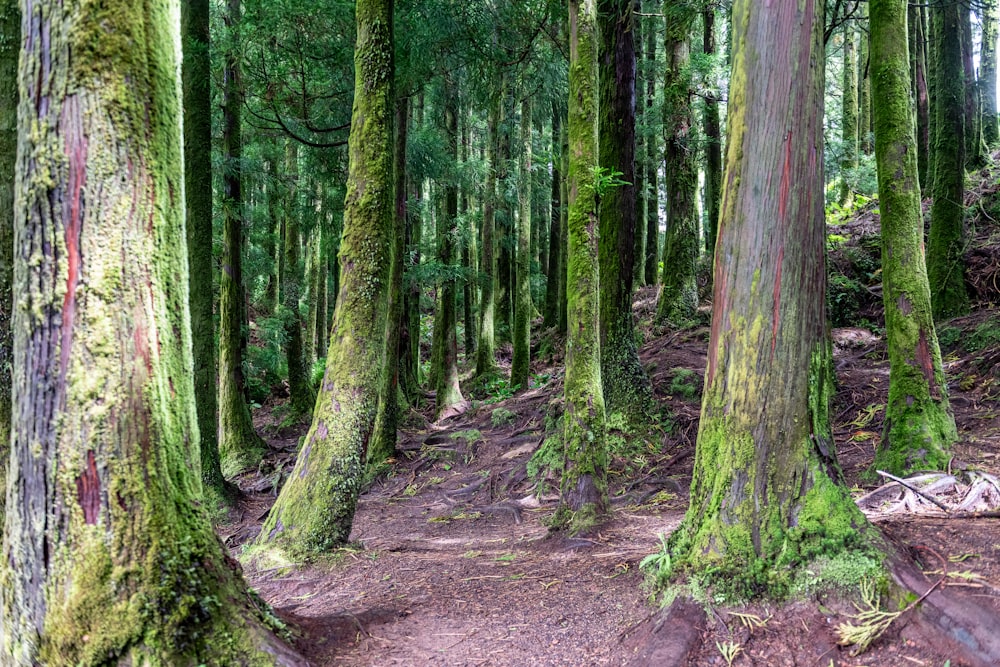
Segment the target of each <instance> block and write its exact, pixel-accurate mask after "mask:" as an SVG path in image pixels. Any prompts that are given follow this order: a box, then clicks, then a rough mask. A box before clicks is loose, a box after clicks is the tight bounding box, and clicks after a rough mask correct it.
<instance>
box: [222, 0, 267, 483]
mask: <svg viewBox="0 0 1000 667" xmlns="http://www.w3.org/2000/svg"><path fill="white" fill-rule="evenodd" d="M226 24H227V27H228V28H229V30H230V32H231V33H232V35H231V37H230V40H231V41H232V42H233V44H234V46H233V48H232V49H231V50H230V51H229V52H227V54H226V65H225V68H224V71H223V103H222V153H223V159H224V161H225V163H226V166H225V169H224V170H223V175H222V260H221V261H222V267H221V268H222V270H221V271H220V273H219V438H218V440H219V456H220V458H221V460H222V472H223V473H224V474H225V475H226V476H232V475H234V474H236V473H238V472H239V471H241V470H245V469H247V468H252V467H255V466H256V465H257V464H258V463H259V462H260V459H261V457H262V456H263V454H264V451H265V448H266V447H267V445H265V443H264V441H263V440H261V438H260V436H258V435H257V432H256V431H254V428H253V421H252V420H251V419H250V408H249V407H248V406H247V401H246V384H245V382H244V378H243V348H244V347H245V344H244V335H245V334H244V331H243V322H244V315H243V313H244V301H245V299H246V297H245V294H244V286H243V225H244V220H243V218H244V209H243V174H242V172H243V168H242V161H243V139H242V133H241V132H242V130H241V111H240V107H241V105H242V103H243V101H242V95H243V93H242V85H243V84H242V81H241V65H240V55H239V51H238V47H237V46H235V45H236V44H238V43H239V24H240V0H227V13H226Z"/></svg>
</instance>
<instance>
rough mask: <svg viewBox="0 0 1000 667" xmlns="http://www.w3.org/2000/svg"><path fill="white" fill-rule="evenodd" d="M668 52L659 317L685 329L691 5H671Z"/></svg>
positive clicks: (691, 192) (689, 272)
mask: <svg viewBox="0 0 1000 667" xmlns="http://www.w3.org/2000/svg"><path fill="white" fill-rule="evenodd" d="M664 14H665V15H666V37H665V42H664V44H665V50H666V52H667V65H668V66H667V74H666V79H665V81H664V86H663V95H664V105H663V120H664V125H665V126H666V133H667V169H666V181H667V201H668V202H669V205H668V208H667V235H666V238H665V239H664V243H663V291H662V292H661V293H660V301H659V303H658V304H657V306H656V318H657V319H658V320H660V321H671V322H674V323H675V324H683V323H684V322H687V321H690V320H691V319H692V318H694V316H695V314H696V312H697V310H698V285H697V282H696V276H695V274H696V263H697V261H698V245H699V244H698V220H697V211H696V210H695V198H696V196H697V189H698V165H697V164H696V162H695V150H694V141H693V140H694V137H693V136H692V132H693V130H694V128H693V127H692V122H691V75H690V68H689V67H688V64H689V61H690V46H689V43H688V40H689V37H688V35H689V34H690V32H691V24H692V22H693V21H694V17H695V13H694V9H693V8H692V6H691V5H688V4H685V3H681V2H673V1H669V2H667V3H666V4H665V5H664Z"/></svg>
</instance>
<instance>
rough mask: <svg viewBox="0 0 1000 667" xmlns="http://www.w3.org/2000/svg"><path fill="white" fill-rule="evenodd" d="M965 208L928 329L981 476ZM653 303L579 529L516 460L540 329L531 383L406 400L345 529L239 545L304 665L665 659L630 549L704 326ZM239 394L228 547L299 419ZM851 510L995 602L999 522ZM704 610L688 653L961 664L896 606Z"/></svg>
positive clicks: (878, 344) (992, 232) (852, 379)
mask: <svg viewBox="0 0 1000 667" xmlns="http://www.w3.org/2000/svg"><path fill="white" fill-rule="evenodd" d="M994 180H995V179H992V177H991V178H990V182H991V183H992V182H993V181H994ZM981 187H986V186H985V185H984V186H981ZM987 194H989V195H990V196H992V197H995V195H996V193H995V192H994V191H993V189H991V190H990V192H989V193H987ZM979 210H980V211H981V212H982V214H983V215H982V217H981V219H980V220H981V222H982V224H980V225H979V226H978V231H977V233H976V242H975V243H974V244H973V248H972V249H971V250H970V253H969V255H968V257H969V261H970V263H971V265H972V269H971V270H970V276H973V273H972V272H973V271H974V272H975V273H974V277H973V278H971V279H970V282H971V283H972V285H971V287H972V290H973V292H974V296H975V300H976V310H975V311H974V312H973V313H972V314H971V315H969V316H966V317H963V318H959V319H957V320H953V321H951V322H948V323H945V324H944V325H943V326H942V327H941V329H940V330H939V332H940V335H941V339H942V348H943V352H944V354H945V364H946V370H947V374H948V378H949V387H950V392H951V404H952V406H953V408H954V411H955V417H956V421H957V423H958V429H959V442H958V443H957V444H956V445H955V447H954V455H955V459H954V460H953V463H952V466H953V468H954V469H956V470H958V469H962V468H973V469H977V470H982V471H985V472H988V473H992V474H994V475H1000V365H997V364H996V363H995V362H996V361H997V360H1000V315H998V312H997V310H996V303H997V302H998V300H1000V289H998V287H997V276H998V272H1000V225H998V224H997V223H995V222H990V219H989V216H988V215H987V213H986V211H987V210H988V208H986V207H983V206H979ZM874 220H877V218H875V217H874V215H873V214H872V213H871V212H868V213H866V214H865V215H862V216H861V217H860V218H857V219H855V220H852V221H850V222H848V223H845V224H844V225H843V226H842V227H841V228H840V229H839V230H837V233H838V234H841V235H844V236H846V237H849V240H848V242H847V243H846V244H845V245H846V250H844V252H847V253H848V254H849V251H850V248H851V247H855V246H857V244H860V245H861V246H863V245H864V243H865V241H864V237H865V235H866V230H867V233H870V232H871V231H872V228H873V227H874V228H875V232H876V233H877V225H876V224H875V223H874V222H873V221H874ZM842 250H843V249H842ZM838 252H840V255H842V254H844V252H841V251H837V252H835V253H834V254H835V255H837V253H838ZM840 255H837V257H835V258H833V259H832V261H833V263H834V265H837V262H838V261H841V260H840V259H838V257H840ZM875 280H876V283H877V277H876V278H875ZM862 282H863V281H862ZM864 290H865V294H866V295H867V296H865V295H862V298H861V301H862V303H860V304H855V306H857V307H858V308H859V311H861V312H862V313H863V314H864V312H863V311H865V309H866V308H867V309H869V310H870V311H871V312H870V313H867V315H868V316H870V322H874V325H870V326H868V327H867V328H860V327H844V328H837V329H835V330H834V340H835V363H836V368H837V378H838V386H837V393H836V396H835V399H834V410H833V414H834V417H835V422H834V433H835V438H836V442H837V446H838V456H839V460H840V464H841V466H842V468H843V471H844V474H845V477H846V480H847V483H848V485H850V486H852V487H853V489H854V491H855V493H856V495H857V496H859V497H860V496H862V495H863V494H865V493H867V492H868V491H871V490H872V489H874V488H876V487H877V486H878V485H879V482H878V481H875V480H872V479H870V478H868V477H865V476H864V475H863V473H864V472H865V471H866V469H867V468H868V467H869V466H870V464H871V462H872V458H873V453H874V448H875V445H876V444H877V442H878V438H879V434H880V433H881V430H882V418H883V416H884V415H883V406H884V405H885V401H886V392H887V389H888V360H887V356H886V348H885V341H884V338H883V337H882V336H881V335H880V333H879V332H880V330H879V328H878V322H879V317H880V315H879V312H878V311H880V306H879V304H880V301H881V297H880V295H879V292H878V286H877V284H876V285H874V286H870V285H869V286H864ZM865 299H867V302H866V301H865ZM655 300H656V292H655V288H644V289H642V290H639V292H638V293H637V295H636V302H635V313H636V317H637V321H638V322H639V323H640V327H639V329H640V332H641V333H642V334H643V337H644V341H645V342H644V344H643V345H642V346H641V351H640V357H641V360H642V362H643V364H644V366H645V367H646V369H647V370H648V372H649V375H650V378H651V379H652V382H653V387H654V391H655V394H656V398H657V400H658V401H659V403H660V404H661V406H662V407H663V408H664V414H665V415H666V416H665V417H664V419H663V423H662V425H660V426H659V427H658V428H659V431H658V432H659V434H660V435H659V437H657V438H655V439H654V441H653V442H645V443H638V444H637V443H628V442H626V441H624V440H622V441H620V442H619V443H618V446H619V451H622V452H628V454H626V455H622V456H619V457H616V459H615V463H614V472H613V474H612V475H611V494H612V497H613V513H612V516H611V517H610V518H609V520H608V521H607V523H606V524H604V525H603V526H602V527H601V528H600V529H599V530H598V531H597V532H595V533H594V534H592V535H590V536H588V537H586V538H566V537H555V536H552V535H550V534H549V531H548V529H547V527H546V519H547V518H548V517H549V516H550V515H551V513H552V512H553V510H554V508H555V503H556V495H555V493H554V489H553V487H552V481H551V480H549V481H548V482H547V483H546V481H545V480H541V482H540V481H539V480H537V479H534V478H533V477H532V476H531V475H529V473H528V467H529V466H528V463H529V460H530V459H531V457H532V454H533V453H534V452H535V451H536V450H537V449H538V448H539V447H541V446H542V444H543V442H544V440H545V438H546V429H547V428H551V426H552V424H551V421H552V420H551V418H550V419H548V420H547V418H546V417H547V415H551V414H552V413H553V412H554V411H558V410H559V404H560V402H561V400H562V366H561V359H560V358H559V356H558V355H555V354H549V353H548V352H547V351H546V350H547V349H558V348H559V347H560V345H558V344H554V345H553V344H551V343H552V342H553V341H552V340H551V338H550V339H549V343H550V344H549V345H545V344H544V343H542V344H541V345H539V343H538V341H537V340H536V342H535V347H536V350H535V351H536V352H540V354H538V358H536V359H535V361H534V363H533V366H532V371H533V373H534V377H535V379H536V382H533V384H536V383H538V384H539V385H540V386H537V387H533V388H531V389H529V390H527V391H524V392H522V393H519V394H517V395H515V396H511V397H507V398H505V400H498V401H495V402H485V401H474V402H473V404H472V407H471V409H470V410H468V411H467V412H465V413H464V414H462V415H459V416H455V417H452V418H449V419H447V420H444V421H443V422H441V423H430V422H428V421H427V415H426V414H425V415H419V414H416V413H413V414H411V415H410V416H409V418H408V419H407V420H406V425H405V427H404V428H403V429H402V430H401V432H400V456H399V457H398V460H397V461H396V462H395V465H394V466H393V468H392V470H391V472H390V473H389V475H388V476H386V477H383V478H382V479H380V480H378V481H376V482H375V483H374V484H373V485H372V486H371V487H370V488H369V489H368V490H367V491H366V492H365V493H364V494H363V495H362V497H361V501H360V505H359V507H358V512H357V515H356V517H355V522H354V532H353V533H352V540H353V546H352V547H351V548H345V549H342V550H340V551H338V552H337V553H336V554H333V555H332V556H331V558H330V559H329V560H327V561H324V562H322V563H316V564H312V565H309V566H305V567H298V568H286V567H274V566H273V565H271V566H261V565H259V564H256V563H254V562H252V561H248V562H245V568H246V576H247V578H248V580H249V581H250V583H251V584H252V585H253V586H254V587H255V588H256V589H257V590H258V591H259V592H260V594H261V595H262V596H263V597H264V599H265V600H267V602H269V603H270V604H271V605H272V606H273V607H274V609H275V611H276V612H277V614H278V616H280V617H281V618H282V619H283V620H284V621H285V622H287V623H288V625H289V626H290V628H291V630H292V632H293V633H294V637H295V645H296V647H297V648H298V649H299V650H300V651H301V652H302V654H303V655H305V656H306V657H307V658H308V659H309V661H310V663H311V664H312V665H315V666H316V667H320V666H325V665H621V664H640V665H641V664H664V663H662V662H658V661H657V659H656V658H655V648H656V646H658V645H659V644H662V643H663V642H669V641H671V637H670V635H671V631H672V628H669V627H667V628H664V627H663V626H664V621H663V618H662V615H661V614H660V613H659V605H658V604H656V603H655V602H656V601H655V600H652V599H651V598H650V594H649V590H648V588H647V587H646V586H645V579H646V578H645V575H644V573H643V572H642V571H641V570H640V568H639V562H640V561H641V560H642V559H643V558H644V557H645V556H647V555H648V554H651V553H653V552H656V551H658V549H659V544H660V538H659V536H660V535H664V534H669V532H670V531H671V530H672V529H673V528H674V527H676V526H677V525H678V523H679V522H680V520H681V518H682V516H683V514H684V511H685V508H686V504H687V495H688V484H689V481H690V475H691V467H692V463H693V454H694V441H695V437H696V433H697V420H698V411H699V394H700V390H701V386H702V373H703V369H704V366H705V350H706V346H707V341H708V329H707V327H700V328H694V329H688V330H683V331H676V330H666V329H659V328H655V327H653V326H652V325H651V324H650V321H651V319H652V315H653V311H654V309H655ZM873 329H874V333H873V331H872V330H873ZM551 335H552V334H551V332H549V333H547V334H543V335H542V336H541V337H540V339H541V340H543V341H544V340H545V336H549V337H551ZM558 342H559V341H555V343H558ZM430 403H433V400H431V401H430ZM259 413H260V416H259V420H260V423H259V426H260V427H261V430H262V431H263V432H265V433H271V434H272V435H271V437H270V438H269V441H270V443H271V446H272V451H271V456H270V459H269V464H268V467H267V468H266V469H265V470H266V471H268V472H267V474H262V473H261V472H256V473H253V474H248V475H245V476H243V477H241V478H239V479H238V480H237V481H238V483H239V485H240V487H241V488H242V489H243V491H244V493H245V497H244V499H243V500H242V501H241V503H240V505H239V507H238V508H237V510H236V511H235V512H234V513H233V514H232V516H231V517H230V520H229V522H228V523H225V524H223V525H221V526H220V527H219V528H220V534H221V535H222V537H223V539H224V540H225V541H226V544H227V546H229V547H230V548H231V549H232V550H233V551H234V553H235V554H237V555H238V554H239V553H240V547H241V545H243V544H245V543H246V542H248V541H249V540H252V538H253V537H254V536H255V535H256V533H257V532H258V531H259V529H260V523H261V521H262V519H263V518H264V516H265V515H266V513H267V511H268V508H269V507H270V505H271V503H272V502H273V501H274V489H273V485H274V481H275V480H276V479H278V478H279V477H280V475H281V471H282V470H285V471H286V474H287V471H288V470H290V468H291V464H292V461H293V457H294V452H295V448H296V446H297V443H298V438H299V437H300V436H302V435H303V429H304V427H302V428H301V429H298V430H296V429H290V430H286V431H280V430H276V429H275V427H274V426H273V422H274V421H276V417H274V416H273V414H272V413H271V412H270V411H269V410H268V409H267V408H265V409H263V410H261V411H259ZM629 444H633V445H636V446H633V447H629ZM938 514H940V512H939V513H938ZM870 518H871V519H872V521H873V522H874V523H875V524H876V525H877V526H878V528H879V529H880V530H881V531H882V533H883V534H884V535H885V536H886V537H887V539H888V540H889V541H890V542H891V543H892V544H894V545H895V546H896V547H897V548H898V550H899V551H900V552H901V553H904V554H907V555H909V556H910V557H912V558H913V559H914V560H915V562H916V563H917V565H918V566H919V567H921V568H922V569H923V570H924V571H925V573H926V587H927V588H930V587H931V586H932V585H934V584H935V583H937V582H939V580H943V581H941V583H940V584H939V590H940V587H947V588H949V589H952V590H953V591H955V592H957V593H958V594H959V595H960V596H961V597H962V599H964V600H966V601H967V602H968V603H969V604H970V605H973V607H974V608H977V609H982V610H984V611H985V609H986V608H987V607H992V608H993V609H994V610H995V611H996V612H998V613H1000V522H998V520H997V519H995V518H981V519H968V518H965V519H956V518H948V517H942V516H928V515H927V514H926V513H923V512H920V511H918V512H905V511H904V512H895V513H879V512H873V513H870ZM245 560H246V559H245ZM854 597H855V599H857V595H856V592H855V596H854ZM705 607H706V609H707V612H708V613H707V614H702V613H700V612H699V614H698V615H697V616H698V619H696V623H695V625H694V626H693V627H694V632H696V633H697V636H696V638H695V644H694V645H695V648H694V650H693V651H692V652H691V653H690V655H689V658H688V662H687V663H686V664H689V665H699V666H700V665H726V664H727V662H726V658H725V657H724V656H723V653H724V651H725V649H726V648H727V647H731V648H733V647H738V648H739V652H738V654H737V655H736V657H735V658H734V659H733V660H732V662H731V664H732V665H735V666H743V665H746V666H750V665H757V666H764V665H768V666H770V665H775V666H778V665H789V666H792V665H794V666H801V667H807V666H809V667H832V666H837V667H839V666H844V665H855V666H857V665H914V666H916V667H921V666H924V667H932V666H933V667H941V666H942V665H945V664H947V663H946V661H949V660H950V664H951V665H952V666H957V665H962V664H974V663H967V662H966V660H965V659H964V658H963V656H962V653H961V649H960V647H956V646H952V645H947V644H945V643H942V642H941V641H940V640H939V639H937V638H933V639H932V637H937V635H935V634H934V633H931V632H930V631H929V630H928V628H927V627H926V624H925V623H922V622H921V621H920V619H919V617H918V615H916V614H912V613H904V614H903V615H902V616H900V617H899V619H898V620H897V621H895V622H894V623H893V624H892V625H891V626H890V627H889V630H888V631H887V632H886V633H885V634H884V635H883V636H882V637H881V638H880V639H879V640H877V641H876V642H875V643H874V644H873V646H872V647H871V648H870V649H869V650H868V651H867V652H865V653H863V654H862V655H860V656H852V655H851V652H850V649H849V647H841V646H838V644H837V636H836V634H835V629H836V627H837V625H838V624H839V623H843V622H845V621H847V620H849V618H848V614H849V613H851V612H854V608H853V607H852V606H851V605H850V604H848V603H847V601H846V600H837V599H833V598H832V597H824V598H822V599H821V598H817V597H810V598H806V599H801V600H799V601H797V602H794V603H791V604H786V605H775V604H757V605H752V606H749V607H740V608H731V607H724V606H715V605H712V604H711V603H710V602H709V603H705ZM855 613H856V612H855ZM737 614H747V615H744V616H739V615H737ZM748 615H749V616H748ZM754 619H757V620H759V621H760V623H756V622H754Z"/></svg>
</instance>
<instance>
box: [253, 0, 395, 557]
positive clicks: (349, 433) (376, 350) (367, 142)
mask: <svg viewBox="0 0 1000 667" xmlns="http://www.w3.org/2000/svg"><path fill="white" fill-rule="evenodd" d="M392 4H393V3H392V0H358V2H357V5H356V9H355V16H356V21H357V40H356V42H355V47H354V67H355V78H354V109H353V112H352V115H351V134H350V138H349V143H348V154H349V158H348V159H349V166H348V176H347V196H346V198H345V201H344V232H343V237H342V239H341V242H340V267H341V276H340V293H339V294H338V296H337V306H336V309H335V310H334V315H333V328H332V331H331V333H330V348H329V350H328V351H327V357H326V373H325V374H324V376H323V382H322V384H321V386H320V392H319V396H318V398H317V400H316V409H315V411H314V412H313V422H312V426H311V427H310V429H309V433H308V434H307V435H306V439H305V444H304V445H303V447H302V450H301V451H300V452H299V455H298V458H297V459H296V461H295V468H294V469H293V470H292V474H291V476H290V477H289V478H288V481H287V482H285V486H284V487H282V489H281V494H280V495H279V496H278V499H277V501H275V503H274V506H273V507H272V508H271V512H270V513H269V514H268V516H267V519H266V520H265V522H264V526H263V528H262V529H261V532H260V537H259V538H258V541H259V542H261V543H265V544H266V543H271V544H274V545H275V546H277V547H278V548H280V549H281V550H283V551H284V552H285V553H287V554H288V555H290V556H291V557H293V558H302V559H308V558H310V557H314V556H316V555H318V554H320V553H323V552H325V551H328V550H329V549H331V548H332V547H334V546H336V545H338V544H343V543H344V542H346V541H347V540H348V538H349V537H350V534H351V524H352V522H353V520H354V511H355V509H356V508H357V503H358V494H359V493H360V491H361V480H362V474H363V472H364V464H365V455H366V452H367V448H368V442H369V440H370V439H371V436H372V430H373V428H374V425H375V413H376V410H377V407H378V398H379V391H380V388H381V387H382V381H383V373H384V372H385V367H384V366H385V364H384V360H385V333H386V318H387V315H388V304H389V280H390V274H391V267H392V253H393V234H394V230H395V222H394V212H393V206H394V197H393V165H392V162H393V160H392V155H393V150H392V141H393V104H394V102H395V96H394V94H393V72H394V68H393V23H392Z"/></svg>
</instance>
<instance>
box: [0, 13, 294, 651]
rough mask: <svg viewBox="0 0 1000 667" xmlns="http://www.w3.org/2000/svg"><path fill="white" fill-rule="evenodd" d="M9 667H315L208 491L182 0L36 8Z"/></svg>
mask: <svg viewBox="0 0 1000 667" xmlns="http://www.w3.org/2000/svg"><path fill="white" fill-rule="evenodd" d="M24 6H25V8H26V16H25V17H24V22H23V29H24V39H23V41H21V43H22V46H23V48H22V51H21V69H20V82H19V83H20V90H21V91H23V92H24V97H23V99H22V100H21V103H20V109H19V128H20V132H19V135H20V137H21V140H20V146H19V151H18V152H19V157H18V165H17V176H16V183H17V184H16V190H15V191H16V194H15V205H14V210H15V217H16V224H15V228H16V229H15V248H16V250H15V268H14V274H15V277H14V280H15V284H16V286H17V293H18V294H19V298H20V299H22V304H23V307H20V308H18V309H17V311H16V312H15V314H14V324H13V328H14V357H13V373H14V376H13V387H14V396H13V403H14V406H15V407H14V411H13V413H12V414H13V420H12V429H11V430H12V437H11V443H12V457H11V469H10V479H9V484H8V489H9V499H10V500H11V501H12V502H11V503H10V504H9V505H8V509H9V512H8V514H7V516H6V523H5V528H4V538H3V556H2V557H0V568H2V572H0V580H2V581H0V656H2V658H0V660H2V661H3V664H4V665H17V666H18V667H20V666H28V665H38V664H44V665H52V666H54V667H55V666H63V665H118V666H122V667H124V666H125V665H139V664H143V665H192V664H211V665H275V664H289V665H290V664H296V665H304V664H305V661H303V660H301V659H298V658H297V657H296V656H294V654H292V653H291V652H290V651H289V650H288V649H286V648H283V647H281V645H280V644H279V643H278V642H277V640H275V639H274V637H273V636H272V635H271V634H270V632H269V631H267V630H266V629H265V625H264V622H263V620H262V614H261V613H260V612H258V611H257V610H256V608H255V606H254V605H253V603H252V602H251V601H250V598H249V596H250V591H249V590H248V589H247V588H246V586H245V584H244V583H243V581H242V579H241V577H240V575H239V566H238V564H236V563H235V562H234V561H232V559H230V558H229V556H228V554H226V552H225V550H224V548H223V546H222V544H221V543H220V541H219V539H218V538H217V537H216V535H215V534H214V532H213V530H212V527H211V524H210V523H209V519H208V517H207V513H206V508H205V505H204V503H203V502H202V484H201V469H200V468H201V465H200V455H199V447H198V423H197V413H196V409H195V391H194V383H193V381H192V376H193V373H194V364H193V360H192V356H191V342H192V341H191V322H190V313H189V310H188V304H187V296H188V261H187V247H186V230H185V226H184V200H183V192H184V189H183V180H182V179H183V178H184V176H183V162H182V141H181V120H180V119H181V108H180V91H181V80H180V71H181V69H180V66H181V54H180V53H179V49H178V46H179V44H180V32H179V19H180V7H179V3H177V2H175V1H173V0H149V1H148V2H146V3H144V4H143V5H142V6H141V7H139V8H137V7H136V6H134V5H132V4H130V3H126V2H106V3H103V4H102V5H100V6H94V5H92V4H89V3H84V2H78V1H75V0H64V1H56V0H36V1H34V2H31V3H25V5H24Z"/></svg>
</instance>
